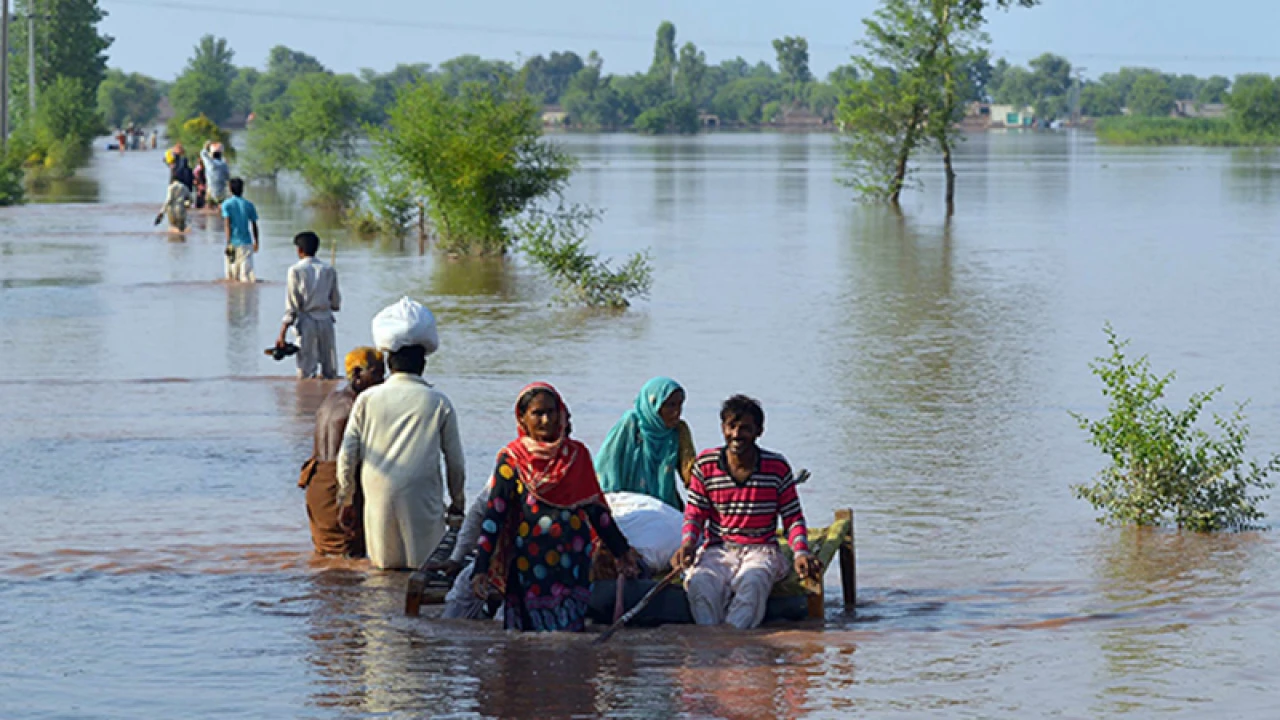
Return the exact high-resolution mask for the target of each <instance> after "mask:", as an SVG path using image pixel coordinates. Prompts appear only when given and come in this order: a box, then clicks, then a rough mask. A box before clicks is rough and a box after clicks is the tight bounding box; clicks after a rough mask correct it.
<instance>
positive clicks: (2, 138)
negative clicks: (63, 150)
mask: <svg viewBox="0 0 1280 720" xmlns="http://www.w3.org/2000/svg"><path fill="white" fill-rule="evenodd" d="M3 3H4V7H3V10H4V14H3V15H0V149H2V150H8V149H9V0H3Z"/></svg>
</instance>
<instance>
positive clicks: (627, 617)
mask: <svg viewBox="0 0 1280 720" xmlns="http://www.w3.org/2000/svg"><path fill="white" fill-rule="evenodd" d="M681 572H682V570H681V569H679V568H677V569H675V570H672V571H671V572H670V573H668V574H667V576H666V577H664V578H662V582H660V583H658V584H657V585H654V586H653V587H652V588H650V589H649V592H647V593H645V594H644V597H642V598H640V602H638V603H636V606H635V607H633V608H631V609H630V610H628V611H627V612H626V614H624V615H623V616H622V617H620V618H618V621H617V622H615V623H614V624H612V625H610V626H609V627H608V628H606V629H605V631H604V632H602V633H600V635H599V636H598V637H597V638H596V639H595V640H594V641H592V644H593V645H603V644H604V643H607V642H609V638H611V637H613V634H614V633H616V632H618V631H619V630H621V629H622V626H623V625H626V624H627V623H629V622H631V621H632V620H633V619H634V618H635V616H636V615H639V614H640V611H641V610H643V609H645V606H647V605H648V604H649V603H650V602H651V601H652V600H653V599H654V598H655V597H657V596H658V593H660V592H662V591H663V590H665V589H666V588H667V586H668V585H670V584H671V583H673V582H675V581H676V579H677V578H679V577H680V573H681ZM623 580H624V578H622V577H621V576H619V577H618V579H617V580H616V581H615V582H619V583H620V582H622V581H623Z"/></svg>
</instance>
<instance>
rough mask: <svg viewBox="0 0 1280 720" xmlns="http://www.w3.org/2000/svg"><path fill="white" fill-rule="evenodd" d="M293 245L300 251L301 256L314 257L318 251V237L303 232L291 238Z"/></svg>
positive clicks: (308, 231)
mask: <svg viewBox="0 0 1280 720" xmlns="http://www.w3.org/2000/svg"><path fill="white" fill-rule="evenodd" d="M293 244H294V245H295V246H296V247H297V248H298V249H299V250H301V251H302V254H303V255H306V256H308V257H314V256H315V254H316V253H317V252H319V251H320V236H319V235H317V234H315V233H313V232H311V231H310V230H304V231H302V232H300V233H298V234H297V235H294V236H293Z"/></svg>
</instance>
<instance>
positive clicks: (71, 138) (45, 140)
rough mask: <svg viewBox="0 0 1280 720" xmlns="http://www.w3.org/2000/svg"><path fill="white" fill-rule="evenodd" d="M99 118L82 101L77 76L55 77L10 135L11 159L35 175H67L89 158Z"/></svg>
mask: <svg viewBox="0 0 1280 720" xmlns="http://www.w3.org/2000/svg"><path fill="white" fill-rule="evenodd" d="M101 124H102V121H101V119H100V118H99V117H98V114H97V112H96V110H95V108H94V106H93V105H86V104H85V103H84V85H83V84H82V83H81V81H80V80H79V79H78V78H72V77H58V78H55V79H54V81H53V82H52V83H51V84H50V85H48V86H47V87H45V88H44V89H43V90H42V91H41V92H40V96H39V98H38V99H37V102H36V114H35V117H34V118H27V119H25V120H24V121H23V122H22V123H21V124H20V125H19V126H18V127H17V128H16V129H15V130H14V132H13V135H12V137H11V138H10V144H11V147H10V150H9V152H10V158H16V159H17V161H20V162H21V164H22V165H23V166H25V167H26V168H28V169H29V170H33V171H35V173H36V175H37V176H38V177H54V178H66V177H70V176H71V175H72V174H73V173H74V172H75V170H76V168H79V167H81V166H83V165H84V164H85V163H86V162H88V160H89V144H90V142H92V140H93V138H94V137H95V136H96V135H97V134H98V132H99V130H101Z"/></svg>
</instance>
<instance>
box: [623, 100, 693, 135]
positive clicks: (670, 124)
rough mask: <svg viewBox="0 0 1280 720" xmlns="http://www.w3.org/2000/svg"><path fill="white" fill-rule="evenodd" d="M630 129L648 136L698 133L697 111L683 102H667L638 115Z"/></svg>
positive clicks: (689, 104)
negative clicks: (632, 128)
mask: <svg viewBox="0 0 1280 720" xmlns="http://www.w3.org/2000/svg"><path fill="white" fill-rule="evenodd" d="M632 127H634V128H635V129H636V131H637V132H642V133H648V134H650V135H660V134H663V133H685V134H693V133H696V132H698V111H697V109H695V108H694V107H693V105H692V104H691V103H689V102H686V101H684V100H668V101H667V102H664V103H662V104H661V105H659V106H657V107H655V108H649V109H648V110H645V111H644V112H642V113H640V116H639V117H637V118H636V119H635V122H634V123H633V124H632Z"/></svg>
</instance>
